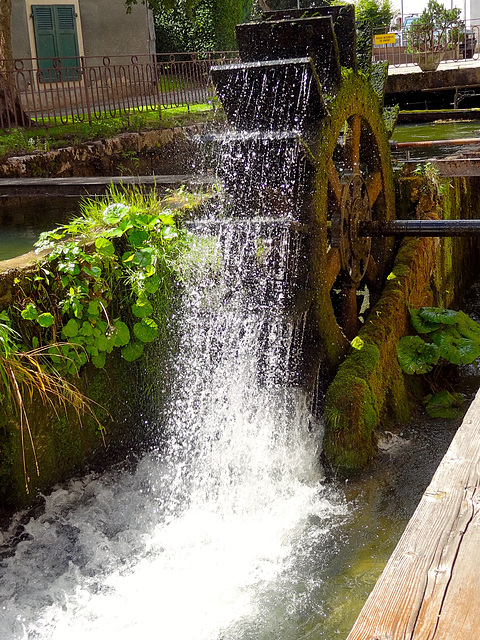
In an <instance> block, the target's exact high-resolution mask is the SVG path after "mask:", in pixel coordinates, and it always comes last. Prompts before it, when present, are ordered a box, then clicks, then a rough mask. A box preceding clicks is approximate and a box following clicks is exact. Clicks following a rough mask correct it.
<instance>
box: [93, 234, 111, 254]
mask: <svg viewBox="0 0 480 640" xmlns="http://www.w3.org/2000/svg"><path fill="white" fill-rule="evenodd" d="M95 248H96V250H97V251H98V253H99V254H100V255H101V256H105V257H107V258H109V257H111V256H113V254H114V253H115V247H114V246H113V244H112V243H111V242H110V240H107V238H103V237H102V236H100V237H99V238H97V239H96V240H95Z"/></svg>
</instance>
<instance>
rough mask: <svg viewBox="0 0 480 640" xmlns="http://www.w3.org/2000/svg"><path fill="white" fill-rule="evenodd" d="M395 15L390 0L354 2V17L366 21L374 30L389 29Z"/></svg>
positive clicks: (359, 0)
mask: <svg viewBox="0 0 480 640" xmlns="http://www.w3.org/2000/svg"><path fill="white" fill-rule="evenodd" d="M394 15H395V11H394V9H393V7H392V3H391V2H390V0H378V1H377V0H358V2H356V4H355V18H356V20H358V21H359V22H368V23H369V24H371V25H372V27H373V29H374V30H375V31H381V30H384V29H389V28H390V24H391V22H392V20H393V17H394Z"/></svg>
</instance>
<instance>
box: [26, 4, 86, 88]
mask: <svg viewBox="0 0 480 640" xmlns="http://www.w3.org/2000/svg"><path fill="white" fill-rule="evenodd" d="M32 17H33V26H34V31H35V44H36V47H37V56H38V57H39V58H50V59H49V60H39V62H38V67H39V69H41V70H43V71H44V73H45V78H44V80H45V81H46V82H54V81H55V80H56V79H58V80H60V79H69V80H72V79H73V80H76V79H78V77H79V71H78V68H79V66H80V59H79V58H78V38H77V24H76V14H75V7H74V5H70V4H52V5H33V6H32ZM53 58H60V59H61V60H62V70H65V71H64V73H62V76H61V78H60V77H57V76H58V74H56V72H55V71H54V66H53Z"/></svg>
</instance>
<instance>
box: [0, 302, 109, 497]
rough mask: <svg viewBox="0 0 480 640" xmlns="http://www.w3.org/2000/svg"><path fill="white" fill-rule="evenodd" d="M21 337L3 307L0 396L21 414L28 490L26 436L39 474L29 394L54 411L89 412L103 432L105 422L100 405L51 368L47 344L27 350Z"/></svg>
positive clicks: (21, 431) (0, 325) (27, 486)
mask: <svg viewBox="0 0 480 640" xmlns="http://www.w3.org/2000/svg"><path fill="white" fill-rule="evenodd" d="M19 340H20V335H19V334H18V333H17V332H16V331H15V330H14V329H12V326H11V318H10V317H9V315H8V313H7V312H6V311H2V312H1V313H0V391H1V393H0V397H2V400H6V401H7V402H9V403H10V404H12V405H13V406H14V407H16V409H17V410H18V413H19V416H20V439H21V446H22V458H23V474H24V478H25V489H26V492H27V493H28V492H29V477H28V472H27V463H26V450H25V440H26V436H27V437H28V439H29V441H30V444H31V447H32V452H33V457H34V460H35V469H36V472H37V474H38V475H39V473H40V470H39V466H38V461H37V455H36V450H35V443H34V440H33V435H32V430H31V428H30V422H29V418H28V412H27V409H26V397H28V398H32V397H33V395H34V394H36V395H37V396H39V397H40V400H41V401H42V402H43V404H48V405H50V406H51V407H52V408H53V410H54V411H55V413H57V406H58V405H60V407H62V408H63V409H66V406H67V405H70V406H72V407H73V408H74V409H75V411H76V413H77V415H78V416H79V417H80V416H81V415H84V414H88V415H90V416H91V417H92V418H93V419H94V420H95V421H96V422H97V424H98V427H99V429H100V432H102V425H101V424H100V422H99V420H98V419H97V416H96V412H95V409H96V408H97V407H98V406H99V405H97V403H95V402H94V401H92V400H90V399H89V398H86V397H85V396H84V395H83V394H82V393H81V392H80V391H79V390H78V389H77V387H76V386H75V385H74V384H72V383H70V382H68V381H67V380H66V379H65V378H63V377H62V376H61V375H59V373H58V371H57V370H56V369H49V368H48V365H47V362H46V361H47V359H48V358H47V357H46V350H45V348H36V349H31V350H28V351H27V350H24V349H22V348H21V346H20V344H19ZM46 365H47V366H46ZM102 435H103V432H102Z"/></svg>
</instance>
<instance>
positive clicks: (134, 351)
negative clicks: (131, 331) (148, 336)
mask: <svg viewBox="0 0 480 640" xmlns="http://www.w3.org/2000/svg"><path fill="white" fill-rule="evenodd" d="M121 353H122V358H123V359H124V360H126V361H127V362H133V361H134V360H136V359H137V358H139V357H140V356H141V355H142V353H143V344H142V343H141V342H130V343H129V344H127V345H126V346H125V347H123V349H122V351H121Z"/></svg>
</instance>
